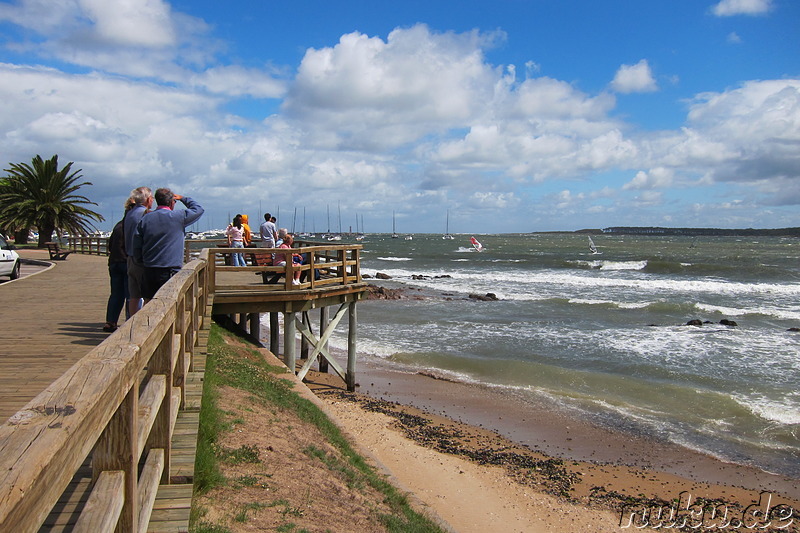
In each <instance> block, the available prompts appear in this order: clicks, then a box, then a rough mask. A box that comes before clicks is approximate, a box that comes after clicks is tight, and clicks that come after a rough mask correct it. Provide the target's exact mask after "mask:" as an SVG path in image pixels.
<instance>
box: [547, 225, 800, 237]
mask: <svg viewBox="0 0 800 533" xmlns="http://www.w3.org/2000/svg"><path fill="white" fill-rule="evenodd" d="M542 233H559V232H542ZM572 233H590V234H595V235H599V234H602V235H685V236H690V237H694V236H725V237H754V236H756V237H800V228H774V229H753V228H742V229H723V228H665V227H661V226H612V227H608V228H603V229H581V230H577V231H574V232H572Z"/></svg>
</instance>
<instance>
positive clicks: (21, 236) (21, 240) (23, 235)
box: [14, 228, 31, 244]
mask: <svg viewBox="0 0 800 533" xmlns="http://www.w3.org/2000/svg"><path fill="white" fill-rule="evenodd" d="M30 233H31V228H22V229H21V230H19V231H16V232H14V244H28V235H30Z"/></svg>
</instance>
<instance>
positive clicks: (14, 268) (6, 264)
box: [0, 236, 20, 279]
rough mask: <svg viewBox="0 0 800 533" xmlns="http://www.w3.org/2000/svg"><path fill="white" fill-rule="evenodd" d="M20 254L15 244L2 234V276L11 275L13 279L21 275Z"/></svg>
mask: <svg viewBox="0 0 800 533" xmlns="http://www.w3.org/2000/svg"><path fill="white" fill-rule="evenodd" d="M19 269H20V266H19V254H18V253H17V252H16V251H15V250H14V246H13V245H11V244H8V242H7V241H6V240H5V239H4V238H3V237H2V236H0V276H10V277H11V279H17V278H18V277H19Z"/></svg>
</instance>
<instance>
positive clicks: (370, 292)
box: [367, 284, 405, 300]
mask: <svg viewBox="0 0 800 533" xmlns="http://www.w3.org/2000/svg"><path fill="white" fill-rule="evenodd" d="M403 298H405V296H404V295H403V289H387V288H386V287H378V286H377V285H371V284H370V285H367V300H402V299H403Z"/></svg>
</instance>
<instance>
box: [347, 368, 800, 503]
mask: <svg viewBox="0 0 800 533" xmlns="http://www.w3.org/2000/svg"><path fill="white" fill-rule="evenodd" d="M356 381H357V382H358V388H357V391H358V392H359V393H361V394H365V395H367V396H370V397H372V398H375V399H380V400H386V401H390V402H397V403H399V404H402V405H408V406H412V407H415V408H417V409H420V410H422V411H425V412H428V413H432V414H435V415H439V416H443V417H446V418H449V419H451V420H453V421H455V422H463V423H466V424H468V425H472V426H476V427H480V428H485V429H488V430H491V431H494V432H497V433H498V434H500V435H502V436H503V437H505V438H507V439H508V440H510V441H511V442H514V443H516V444H519V445H522V446H526V447H529V448H531V449H532V450H535V451H539V452H541V453H544V454H546V455H549V456H552V457H558V458H562V459H569V460H579V461H588V462H593V463H598V464H616V465H624V466H630V467H634V468H644V469H648V470H654V471H659V472H664V473H666V474H670V475H675V476H679V477H682V478H686V479H687V480H690V481H697V482H708V483H714V484H725V485H730V486H736V487H742V488H745V489H747V490H751V491H767V492H774V493H779V494H782V495H785V496H787V497H788V498H791V499H793V500H798V501H800V479H794V478H790V477H786V476H782V475H779V474H774V473H769V472H765V471H764V470H761V469H759V468H757V467H752V466H747V465H742V464H738V463H733V462H727V461H723V460H721V459H718V458H716V457H713V456H711V455H707V454H705V453H702V452H699V451H695V450H692V449H690V448H687V447H684V446H682V445H680V444H677V443H673V442H668V441H664V440H656V439H654V438H652V437H649V436H644V435H634V434H632V433H630V432H625V431H623V430H614V429H609V428H606V427H601V426H599V425H597V424H594V423H592V422H591V421H590V420H587V419H586V418H585V417H584V416H578V415H575V416H570V414H569V413H567V412H565V411H564V410H563V409H556V408H554V407H550V408H548V405H547V403H546V401H545V400H540V401H533V400H531V399H530V398H525V399H523V398H520V397H515V396H514V395H510V394H508V393H507V392H501V391H498V390H494V389H492V388H491V387H488V386H485V385H479V384H471V383H463V382H458V381H453V380H449V379H442V378H438V377H436V376H433V375H428V374H421V373H409V372H405V371H401V370H395V369H391V368H388V367H387V366H384V365H379V364H376V363H375V362H373V361H369V360H366V361H365V360H363V359H362V360H361V361H359V376H358V378H357V380H356Z"/></svg>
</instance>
